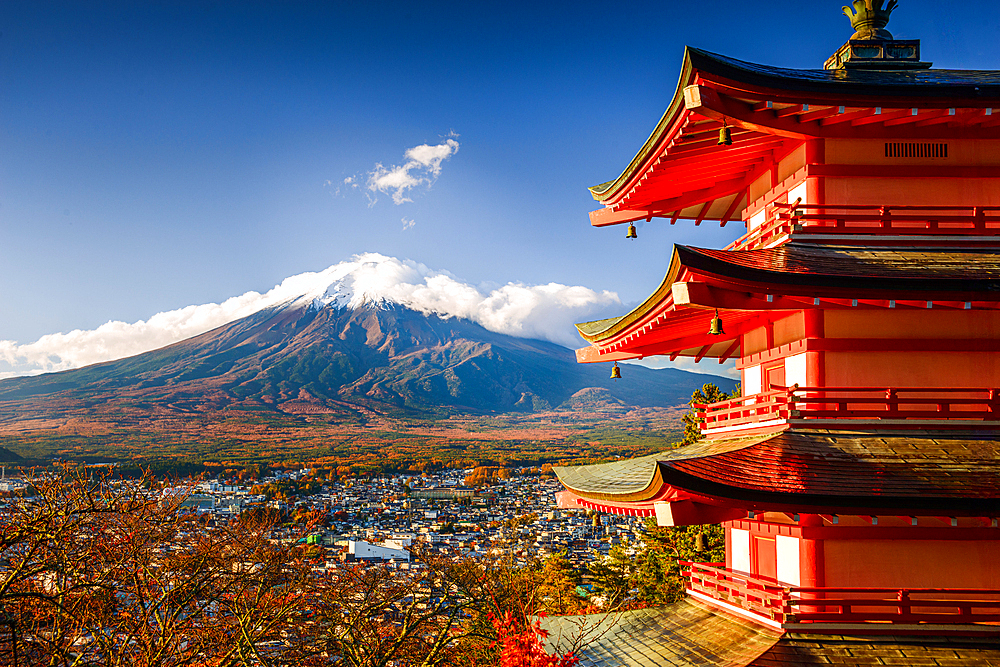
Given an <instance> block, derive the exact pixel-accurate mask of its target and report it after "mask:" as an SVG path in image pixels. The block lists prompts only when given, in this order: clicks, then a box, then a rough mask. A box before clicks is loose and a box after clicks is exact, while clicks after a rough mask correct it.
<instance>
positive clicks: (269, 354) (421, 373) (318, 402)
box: [0, 301, 734, 425]
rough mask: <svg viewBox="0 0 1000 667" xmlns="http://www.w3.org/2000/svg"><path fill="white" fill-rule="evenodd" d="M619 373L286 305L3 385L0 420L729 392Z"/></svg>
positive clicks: (695, 377)
mask: <svg viewBox="0 0 1000 667" xmlns="http://www.w3.org/2000/svg"><path fill="white" fill-rule="evenodd" d="M624 375H625V377H624V378H623V379H622V380H620V381H618V382H613V381H612V380H610V379H609V378H608V368H607V366H606V365H599V366H593V365H584V364H577V363H576V361H575V358H574V354H573V352H572V351H571V350H568V349H566V348H564V347H562V346H559V345H556V344H554V343H549V342H545V341H539V340H530V339H525V338H515V337H512V336H507V335H504V334H499V333H494V332H490V331H488V330H486V329H485V328H483V327H482V326H480V325H478V324H475V323H473V322H470V321H468V320H463V319H459V318H454V317H452V318H442V317H439V316H436V315H425V314H423V313H419V312H416V311H413V310H409V309H407V308H404V307H402V306H398V305H394V304H391V303H386V302H381V303H378V304H375V303H368V304H366V305H362V306H358V307H349V306H348V307H344V306H341V305H338V304H329V305H324V304H322V303H318V302H315V301H314V302H311V303H305V304H304V303H302V302H301V301H298V302H294V303H292V304H290V305H286V306H283V307H274V308H270V309H266V310H263V311H260V312H257V313H255V314H253V315H250V316H249V317H246V318H243V319H241V320H238V321H236V322H233V323H230V324H227V325H225V326H222V327H219V328H217V329H215V330H213V331H209V332H207V333H204V334H202V335H200V336H196V337H194V338H190V339H188V340H185V341H182V342H179V343H176V344H174V345H170V346H168V347H165V348H161V349H159V350H154V351H151V352H147V353H144V354H140V355H137V356H134V357H129V358H127V359H120V360H117V361H112V362H106V363H102V364H95V365H93V366H88V367H85V368H80V369H76V370H71V371H64V372H60V373H51V374H46V375H41V376H35V377H22V378H12V379H8V380H4V381H2V382H0V424H7V425H10V424H12V423H17V422H19V421H24V420H30V419H44V418H51V417H53V416H57V415H59V414H64V413H67V412H74V413H77V414H79V412H80V411H81V410H87V409H91V410H93V411H95V412H100V413H104V414H111V413H114V412H115V410H124V409H125V408H127V409H128V410H129V411H132V412H134V411H137V410H138V411H139V412H144V411H145V412H148V413H149V414H154V413H160V414H162V413H164V412H171V411H173V412H179V413H183V412H186V411H199V412H203V411H212V410H224V409H229V408H232V407H234V406H243V407H248V406H250V407H256V408H271V409H275V410H281V411H286V412H289V411H290V412H302V411H310V410H311V411H329V412H334V413H336V412H344V413H345V416H346V415H347V414H357V413H358V411H359V410H361V411H364V410H373V411H375V412H379V413H389V414H397V415H401V416H403V415H411V416H421V415H422V416H434V415H442V414H445V413H453V412H473V413H490V412H507V411H537V410H543V409H549V408H555V407H558V406H564V407H566V408H576V409H591V408H593V407H594V406H596V405H600V406H604V407H608V406H615V405H620V406H677V405H681V404H683V403H685V402H686V401H687V399H688V398H689V397H690V395H691V392H692V391H693V390H694V389H695V388H698V387H700V386H701V385H702V384H703V383H704V382H707V381H713V382H716V384H720V385H722V386H724V387H725V388H726V389H729V388H731V387H732V386H733V384H734V383H733V382H732V381H730V380H727V379H724V378H714V377H711V376H705V375H699V374H694V373H686V372H683V371H678V370H670V369H666V370H651V369H648V368H644V367H638V366H629V367H627V368H626V371H625V373H624ZM591 388H595V389H591ZM582 390H589V391H584V392H583V394H580V392H581V391H582Z"/></svg>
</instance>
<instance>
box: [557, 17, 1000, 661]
mask: <svg viewBox="0 0 1000 667" xmlns="http://www.w3.org/2000/svg"><path fill="white" fill-rule="evenodd" d="M895 5H896V0H889V2H888V4H887V5H886V6H883V2H882V0H855V2H854V7H853V9H851V8H845V13H847V14H848V16H849V18H851V23H852V27H854V28H855V30H856V32H855V34H854V35H853V36H852V37H851V38H850V40H849V41H848V42H847V43H846V44H844V45H843V46H842V47H841V48H840V49H838V50H837V52H836V53H835V54H834V55H833V56H832V57H831V58H830V59H829V60H828V61H827V62H826V64H825V67H824V69H821V70H795V69H782V68H777V67H768V66H764V65H756V64H751V63H746V62H741V61H738V60H734V59H732V58H727V57H723V56H719V55H714V54H711V53H706V52H704V51H699V50H697V49H692V48H688V49H687V51H686V53H685V57H684V64H683V68H682V71H681V77H680V82H679V84H678V87H677V92H676V94H675V96H674V98H673V100H672V101H671V102H670V105H669V107H668V108H667V111H666V113H665V114H664V115H663V117H662V119H661V120H660V121H659V123H658V124H657V126H656V129H655V130H654V131H653V134H652V136H651V137H650V138H649V140H648V141H647V142H646V143H645V145H643V146H642V148H641V149H640V150H639V152H638V154H637V155H636V157H635V158H634V159H633V160H632V162H631V164H629V166H628V168H627V169H626V170H625V171H624V172H623V173H622V174H621V175H620V176H619V177H617V178H616V179H614V180H612V181H609V182H607V183H604V184H602V185H599V186H596V187H594V188H591V192H592V193H593V196H594V198H595V199H597V200H598V201H599V202H600V203H601V204H603V206H604V207H603V208H602V209H600V210H598V211H594V212H593V213H591V222H592V224H593V225H595V226H606V225H615V224H627V225H629V229H628V234H627V236H629V237H632V238H634V237H635V235H636V234H635V228H634V226H632V224H631V223H633V222H635V221H639V220H647V221H648V220H650V219H652V218H654V217H658V218H667V219H669V220H670V224H674V223H675V222H677V221H678V220H679V219H691V220H693V221H694V224H695V225H700V224H702V223H703V222H705V221H717V222H719V223H720V224H722V225H726V224H729V223H733V222H734V221H742V223H743V224H744V225H745V228H746V233H745V234H744V235H743V236H741V237H740V238H739V239H737V240H736V241H734V242H733V243H732V244H730V245H729V246H728V247H726V248H724V249H722V250H715V249H705V248H696V247H688V246H676V247H675V249H674V253H673V257H672V258H671V260H670V265H669V267H668V268H667V273H666V277H665V278H664V280H663V282H662V283H661V284H660V286H659V287H658V288H657V289H656V291H655V292H654V293H653V295H652V296H650V297H649V298H648V299H647V300H646V301H645V302H644V303H642V304H641V305H640V306H639V307H637V308H635V309H634V310H633V311H632V312H629V313H627V314H626V315H623V316H622V317H618V318H613V319H608V320H601V321H598V322H588V323H585V324H580V325H578V328H579V331H580V333H581V335H582V336H583V338H584V339H585V340H586V341H587V342H588V343H589V346H587V347H585V348H583V349H581V350H578V351H577V358H578V360H579V361H580V362H585V363H589V362H604V361H608V362H613V361H621V360H627V359H642V358H644V357H650V356H654V355H665V356H668V357H669V358H670V359H676V358H678V357H693V358H694V359H695V361H701V360H703V359H717V360H718V361H719V363H722V362H725V361H727V360H729V359H733V360H735V361H736V364H737V368H738V369H739V370H740V374H741V379H742V387H743V397H742V398H739V399H735V400H730V401H725V402H722V403H716V404H712V405H704V406H696V407H697V409H699V410H700V416H701V417H702V418H703V420H704V423H703V424H702V426H701V427H702V432H703V435H704V438H703V439H702V440H700V441H699V442H697V443H695V444H692V445H687V446H683V447H679V448H677V449H671V450H668V451H665V452H663V453H660V454H656V455H652V456H648V457H645V458H641V459H635V460H629V461H619V462H615V463H609V464H603V465H593V466H582V467H564V468H558V469H557V474H558V476H559V479H560V481H561V482H562V483H563V485H564V486H565V487H566V490H565V491H563V492H562V493H561V494H560V503H561V504H562V505H563V506H564V507H583V508H590V509H595V510H599V511H602V512H613V513H617V514H625V515H632V516H637V517H655V518H656V521H657V523H658V524H659V525H661V526H685V525H698V524H708V523H720V522H721V523H723V524H724V526H725V532H726V562H725V563H724V564H722V563H717V564H704V563H692V564H687V565H686V569H687V572H686V576H687V577H688V585H687V594H688V597H687V599H686V600H685V601H684V602H683V603H679V604H678V605H674V606H673V607H669V608H666V609H661V610H644V611H643V612H642V613H639V612H635V613H632V614H631V615H628V616H623V617H619V618H617V619H610V620H609V619H596V620H594V621H593V622H594V623H598V624H601V623H603V624H605V625H607V627H604V628H603V630H602V631H601V632H600V633H597V634H596V635H594V636H599V637H602V638H601V639H599V640H596V643H595V644H594V647H593V649H592V650H591V651H590V652H589V653H588V650H586V649H585V650H584V652H583V655H584V661H583V663H582V664H583V665H588V664H594V665H597V664H600V665H615V664H622V665H631V664H636V665H639V664H670V665H674V664H678V665H680V664H691V665H700V664H711V665H716V664H718V665H723V664H726V665H750V664H752V665H777V664H828V663H830V662H836V663H838V664H905V665H924V664H953V665H980V664H982V665H986V664H990V665H995V664H1000V527H998V525H997V522H998V517H1000V431H998V430H997V427H998V425H1000V421H998V420H1000V72H998V71H964V70H963V71H952V70H936V69H931V64H930V63H927V62H923V61H921V59H920V44H919V41H915V40H895V39H893V38H892V35H891V34H890V33H888V32H887V31H886V30H885V26H886V24H887V22H888V18H889V14H890V12H891V11H892V10H893V9H894V8H895ZM639 242H641V241H639ZM623 381H627V373H626V378H625V379H624V380H623ZM549 629H550V630H552V629H555V630H565V627H561V626H559V622H558V621H550V623H549ZM556 634H558V632H556ZM554 641H556V642H558V640H554ZM598 654H600V659H598V658H596V657H594V656H597V655H598ZM647 654H648V655H652V656H654V658H655V656H659V657H658V658H656V659H652V658H650V660H652V662H648V663H647V662H643V661H642V660H639V658H637V657H636V656H640V657H641V656H646V655H647ZM588 656H589V657H588ZM834 658H836V659H834ZM646 659H647V658H643V660H646ZM601 660H603V662H602V661H601ZM588 661H589V662H588Z"/></svg>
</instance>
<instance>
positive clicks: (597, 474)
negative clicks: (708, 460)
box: [552, 436, 769, 502]
mask: <svg viewBox="0 0 1000 667" xmlns="http://www.w3.org/2000/svg"><path fill="white" fill-rule="evenodd" d="M767 437H769V436H758V437H755V438H731V439H728V440H712V441H708V440H702V441H700V442H696V443H693V444H690V445H684V446H681V447H677V448H676V449H671V450H668V451H666V452H660V453H659V454H650V455H649V456H643V457H640V458H636V459H627V460H624V461H612V462H610V463H595V464H592V465H585V466H557V467H554V468H553V469H552V470H553V472H555V474H556V477H558V478H559V481H560V482H561V483H562V485H563V486H565V487H566V488H567V489H569V490H570V491H572V492H574V493H576V494H577V495H579V496H580V497H582V498H589V499H593V500H606V501H616V502H638V501H645V500H650V499H651V498H654V497H656V496H657V495H659V494H660V492H661V491H662V489H663V486H664V484H663V478H662V472H661V467H662V465H663V464H664V462H667V461H672V460H694V459H698V458H704V457H710V456H713V455H715V454H718V453H720V452H729V451H736V450H739V449H743V448H745V447H750V446H752V445H754V444H756V443H759V442H761V441H763V440H765V439H766V438H767Z"/></svg>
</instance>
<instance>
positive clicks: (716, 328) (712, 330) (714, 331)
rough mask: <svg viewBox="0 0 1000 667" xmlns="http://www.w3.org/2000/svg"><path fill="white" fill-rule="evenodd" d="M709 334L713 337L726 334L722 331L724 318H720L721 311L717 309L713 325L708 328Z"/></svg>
mask: <svg viewBox="0 0 1000 667" xmlns="http://www.w3.org/2000/svg"><path fill="white" fill-rule="evenodd" d="M708 333H709V334H710V335H712V336H719V335H721V334H724V333H726V332H725V331H723V330H722V318H720V317H719V309H718V308H716V309H715V317H713V318H712V325H711V326H710V327H709V328H708Z"/></svg>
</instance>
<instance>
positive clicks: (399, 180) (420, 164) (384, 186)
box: [368, 137, 459, 205]
mask: <svg viewBox="0 0 1000 667" xmlns="http://www.w3.org/2000/svg"><path fill="white" fill-rule="evenodd" d="M458 146H459V144H458V142H457V141H455V139H454V137H449V138H448V139H446V140H445V141H444V143H440V144H437V145H436V146H430V145H428V144H422V145H420V146H414V147H413V148H409V149H407V150H406V153H405V157H406V162H405V163H404V164H402V165H393V166H391V167H388V168H387V167H385V166H384V165H383V164H382V163H378V164H376V165H375V167H374V169H372V170H371V171H370V172H369V173H368V190H369V191H370V192H372V193H373V194H375V193H379V192H381V193H382V194H388V195H391V196H392V201H393V202H394V203H396V204H397V205H398V204H402V203H403V202H408V201H413V200H412V199H410V198H409V197H407V192H408V191H410V190H412V189H413V188H415V187H418V186H420V185H427V186H428V187H429V186H430V185H431V184H432V183H433V182H434V180H435V179H436V178H437V177H438V176H440V174H441V163H442V162H444V161H445V160H447V159H448V158H450V157H451V156H452V155H454V154H455V153H457V152H458Z"/></svg>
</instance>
